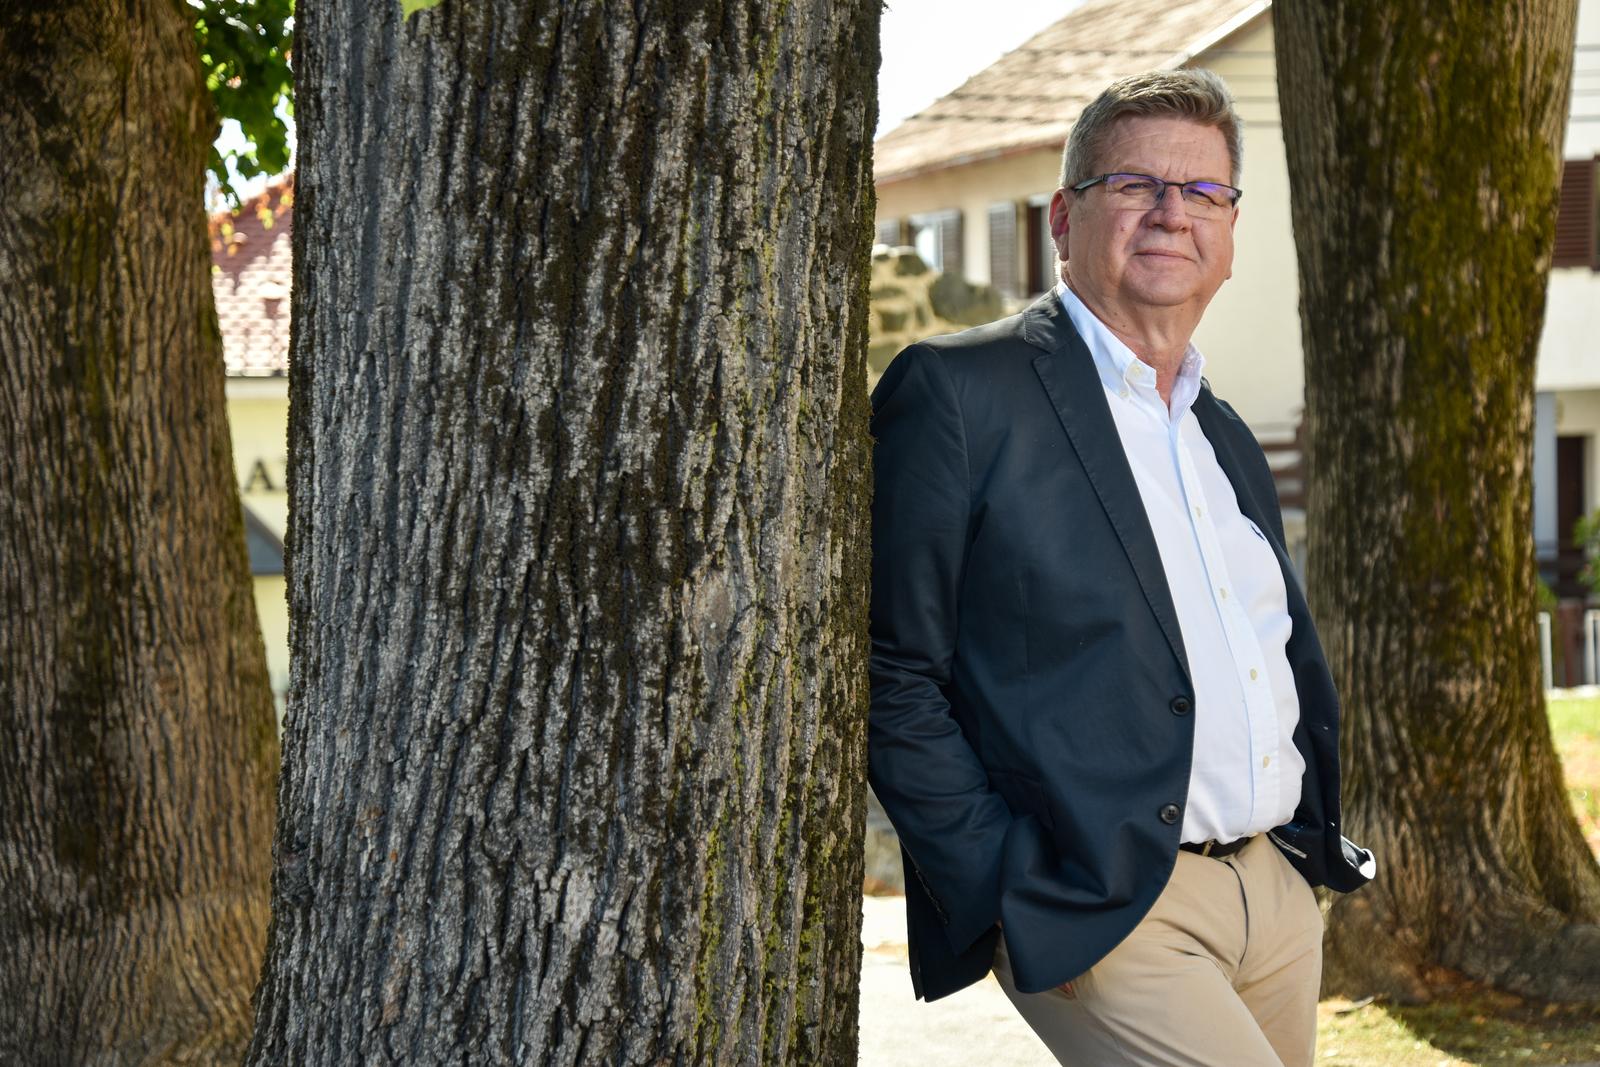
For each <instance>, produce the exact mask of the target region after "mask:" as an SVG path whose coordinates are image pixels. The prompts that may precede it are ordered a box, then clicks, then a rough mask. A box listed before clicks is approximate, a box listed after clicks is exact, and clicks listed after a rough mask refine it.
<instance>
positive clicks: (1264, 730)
mask: <svg viewBox="0 0 1600 1067" xmlns="http://www.w3.org/2000/svg"><path fill="white" fill-rule="evenodd" d="M1057 291H1058V292H1059V293H1060V296H1061V303H1062V304H1063V306H1065V308H1066V310H1067V314H1068V315H1069V316H1070V317H1071V319H1072V324H1073V325H1074V326H1076V327H1077V329H1078V334H1079V336H1081V337H1082V338H1083V340H1084V343H1085V344H1086V345H1088V347H1089V352H1090V353H1091V354H1092V355H1093V357H1094V363H1095V368H1096V369H1097V370H1098V371H1099V372H1100V382H1101V384H1102V385H1104V386H1105V391H1106V401H1107V403H1109V404H1110V405H1111V416H1112V419H1113V420H1114V421H1115V422H1116V426H1117V433H1118V435H1119V436H1120V437H1121V439H1122V450H1123V452H1125V453H1126V454H1127V457H1128V465H1129V466H1130V467H1132V468H1133V478H1134V481H1135V482H1136V483H1137V484H1138V486H1139V496H1140V497H1141V498H1142V499H1143V501H1144V510H1145V514H1146V515H1147V516H1148V517H1149V519H1150V527H1151V529H1152V530H1153V531H1154V533H1155V538H1156V547H1157V548H1159V549H1160V552H1161V565H1162V568H1163V569H1164V570H1165V571H1166V578H1167V586H1168V588H1169V589H1171V591H1172V601H1173V605H1174V606H1175V607H1176V609H1177V612H1178V626H1179V629H1180V630H1181V631H1182V633H1183V647H1184V652H1185V655H1186V656H1187V658H1188V660H1189V674H1190V679H1191V681H1193V683H1194V720H1195V721H1194V769H1193V771H1192V773H1191V774H1190V777H1189V798H1188V803H1187V804H1186V805H1185V806H1184V812H1183V833H1182V840H1184V841H1192V842H1202V841H1207V840H1211V839H1213V838H1214V839H1216V840H1218V841H1231V840H1233V839H1234V838H1237V837H1242V836H1244V835H1246V834H1256V833H1261V832H1263V831H1266V830H1270V829H1271V828H1272V827H1274V826H1278V825H1280V824H1282V823H1285V822H1288V821H1289V820H1290V819H1291V818H1292V817H1293V815H1294V809H1295V807H1296V806H1297V805H1298V804H1299V803H1300V778H1301V775H1302V774H1304V772H1305V760H1304V759H1302V758H1301V756H1300V752H1299V750H1298V749H1296V748H1295V747H1294V728H1295V724H1296V723H1298V722H1299V721H1300V699H1299V696H1298V694H1297V693H1296V692H1295V687H1294V675H1293V673H1292V672H1291V671H1290V669H1289V658H1288V655H1287V654H1286V652H1285V648H1284V646H1285V644H1286V643H1287V642H1288V640H1289V633H1290V631H1291V629H1292V628H1293V623H1292V622H1291V621H1290V619H1289V605H1288V596H1287V591H1286V590H1285V588H1284V584H1283V572H1282V571H1281V570H1280V569H1279V567H1278V559H1277V556H1276V555H1275V554H1274V553H1273V551H1272V546H1271V545H1270V544H1268V542H1267V539H1266V537H1265V536H1264V535H1263V534H1262V532H1261V531H1260V530H1259V529H1257V527H1256V525H1255V523H1253V522H1251V521H1250V520H1249V519H1248V518H1246V517H1245V516H1244V515H1243V514H1242V513H1241V512H1240V511H1239V502H1238V499H1237V498H1236V497H1235V496H1234V493H1233V485H1232V483H1230V482H1229V481H1228V476H1227V475H1226V474H1225V473H1223V470H1222V468H1221V466H1219V465H1218V463H1217V456H1216V453H1215V452H1214V451H1213V450H1212V448H1211V442H1209V441H1207V440H1206V436H1205V434H1204V433H1203V432H1201V429H1200V425H1199V423H1198V422H1197V421H1196V420H1195V417H1194V414H1193V412H1192V411H1191V410H1190V407H1191V405H1193V403H1194V400H1195V398H1196V397H1197V396H1199V395H1200V371H1201V369H1202V368H1203V367H1204V366H1205V358H1204V357H1203V356H1201V355H1200V352H1199V350H1198V349H1196V348H1195V347H1194V345H1192V344H1191V345H1190V346H1189V349H1188V351H1187V352H1186V353H1184V357H1183V364H1182V366H1181V368H1180V369H1179V371H1178V377H1177V380H1176V381H1175V382H1174V383H1173V386H1172V403H1171V405H1170V407H1169V406H1168V405H1167V404H1166V403H1164V402H1163V401H1162V399H1161V394H1160V393H1158V392H1157V391H1156V372H1155V369H1154V368H1152V367H1151V366H1150V365H1149V364H1147V363H1144V362H1143V361H1141V360H1140V359H1139V358H1138V357H1136V356H1135V355H1134V354H1133V351H1132V350H1131V349H1130V348H1128V346H1127V345H1125V344H1123V343H1122V341H1121V340H1119V339H1118V338H1117V336H1116V335H1115V334H1113V333H1112V332H1111V331H1110V330H1109V329H1108V328H1107V327H1106V325H1105V324H1104V323H1102V322H1101V321H1100V320H1099V319H1098V318H1096V317H1095V315H1094V313H1093V312H1091V311H1090V310H1089V309H1088V307H1086V306H1085V305H1084V303H1083V301H1082V300H1080V299H1079V298H1078V295H1077V294H1076V293H1074V292H1073V291H1072V290H1071V289H1069V288H1068V287H1067V286H1066V285H1064V284H1063V285H1059V286H1058V287H1057Z"/></svg>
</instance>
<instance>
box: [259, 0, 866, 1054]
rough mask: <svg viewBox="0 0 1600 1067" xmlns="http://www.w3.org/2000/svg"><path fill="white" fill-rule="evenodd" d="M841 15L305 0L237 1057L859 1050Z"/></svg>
mask: <svg viewBox="0 0 1600 1067" xmlns="http://www.w3.org/2000/svg"><path fill="white" fill-rule="evenodd" d="M877 17H878V5H877V3H876V2H875V0H833V2H829V3H817V4H793V3H787V2H783V0H771V2H768V0H750V2H746V3H740V4H730V5H724V4H721V3H705V4H700V3H687V4H664V5H655V4H648V3H647V4H642V5H634V6H622V5H615V4H610V3H603V2H598V0H568V2H563V3H556V2H554V0H473V2H460V0H444V3H443V4H442V5H441V6H439V7H436V8H433V9H431V10H425V11H422V12H421V13H419V14H417V15H415V16H413V17H412V18H411V19H409V20H403V19H402V16H401V11H400V6H399V5H398V4H393V3H391V4H383V5H378V6H373V5H369V4H365V3H357V2H355V0H320V2H312V0H308V2H306V3H305V4H304V6H302V7H301V8H300V9H299V10H298V11H297V14H296V18H297V22H298V26H297V38H298V40H299V41H300V46H299V48H298V49H297V53H296V64H297V78H298V83H297V89H298V94H297V101H298V104H297V114H298V118H299V130H300V135H301V140H300V151H301V156H300V158H301V165H300V169H299V173H298V176H297V186H296V197H297V199H296V207H295V233H294V240H295V298H296V305H295V314H296V319H295V333H294V340H293V345H292V360H291V363H292V368H293V369H292V371H291V377H290V451H291V465H290V470H289V492H290V542H289V590H290V592H289V596H290V605H291V618H292V663H293V667H292V672H291V681H290V691H289V708H288V721H287V727H286V735H285V762H284V776H283V792H282V795H281V798H280V802H281V809H280V816H279V827H278V838H277V843H276V852H275V871H274V896H273V928H272V933H271V936H270V939H269V949H268V961H267V965H266V968H265V973H264V978H263V983H262V986H261V988H260V992H259V997H258V1014H257V1022H256V1034H255V1039H254V1043H253V1045H252V1049H251V1054H250V1060H249V1061H250V1062H251V1063H255V1064H278V1063H308V1064H332V1063H354V1062H369V1061H374V1060H383V1061H386V1062H387V1061H394V1062H404V1063H417V1064H426V1063H442V1062H452V1063H454V1062H473V1063H485V1064H501V1063H518V1064H592V1063H607V1064H617V1063H631V1064H646V1063H648V1064H660V1063H690V1062H694V1063H755V1062H774V1063H776V1062H789V1061H793V1062H808V1063H828V1064H839V1063H853V1062H854V1060H855V1047H856V988H857V977H858V970H859V962H860V941H859V925H860V907H861V902H860V889H861V877H862V869H861V844H862V842H861V835H862V825H863V818H864V785H863V783H864V758H865V717H866V686H865V678H866V654H867V638H866V596H867V564H868V558H867V556H868V549H867V544H868V540H867V526H866V524H867V521H868V520H867V514H868V512H867V498H868V492H869V488H868V487H869V485H870V469H869V461H870V457H869V452H868V438H867V434H866V415H867V412H866V395H865V377H864V375H865V368H864V354H865V349H866V340H867V291H866V277H867V265H868V252H869V243H870V239H871V225H870V224H871V219H872V188H871V167H870V157H871V133H872V128H873V123H874V112H875V99H876V97H875V84H874V78H875V72H876V70H877Z"/></svg>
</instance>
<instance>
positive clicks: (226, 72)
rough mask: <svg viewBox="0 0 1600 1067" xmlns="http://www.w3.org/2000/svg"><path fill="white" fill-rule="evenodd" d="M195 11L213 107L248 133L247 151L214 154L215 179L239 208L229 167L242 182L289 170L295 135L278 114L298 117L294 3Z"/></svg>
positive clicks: (226, 4) (206, 3)
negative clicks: (293, 69)
mask: <svg viewBox="0 0 1600 1067" xmlns="http://www.w3.org/2000/svg"><path fill="white" fill-rule="evenodd" d="M190 6H191V7H193V8H194V9H195V21H194V34H195V43H196V44H197V45H198V46H199V50H200V64H201V67H202V69H203V70H204V71H205V75H206V86H207V88H208V89H209V90H210V92H211V99H212V102H213V103H214V104H215V105H216V108H217V113H218V114H219V115H220V116H221V117H222V118H225V119H234V120H236V121H237V122H238V123H239V126H240V128H241V129H242V130H243V131H244V136H245V140H246V146H245V148H244V149H243V150H242V151H240V150H230V151H229V152H228V153H227V156H226V158H224V156H223V155H222V154H221V153H219V152H218V151H217V150H216V149H214V148H213V149H212V151H211V162H210V167H211V172H212V174H214V175H216V178H217V181H218V183H219V184H220V185H221V187H222V191H223V193H224V195H226V196H227V197H228V199H229V200H231V201H232V202H233V204H234V206H236V207H237V206H238V203H239V197H238V194H237V192H236V191H235V190H234V189H233V187H232V185H231V184H230V183H229V179H228V164H229V163H230V162H231V163H232V164H233V166H234V169H235V170H236V171H237V172H238V174H239V176H240V177H244V178H249V177H253V176H255V175H258V174H276V173H278V172H279V171H281V170H283V169H284V168H285V167H287V166H288V165H289V131H288V129H287V128H286V127H285V126H284V123H283V120H282V119H281V118H280V117H279V115H278V111H279V109H280V107H281V109H282V110H283V111H285V112H288V113H291V114H292V113H293V104H292V101H293V92H294V75H293V73H292V72H291V71H290V69H289V52H290V46H291V44H292V42H293V36H294V0H190Z"/></svg>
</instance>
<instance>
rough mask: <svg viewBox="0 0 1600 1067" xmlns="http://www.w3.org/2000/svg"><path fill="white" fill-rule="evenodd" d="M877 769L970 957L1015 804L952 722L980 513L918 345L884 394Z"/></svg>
mask: <svg viewBox="0 0 1600 1067" xmlns="http://www.w3.org/2000/svg"><path fill="white" fill-rule="evenodd" d="M872 401H873V415H872V435H873V437H874V439H875V445H874V449H873V470H874V483H875V491H874V494H873V501H872V608H871V627H870V628H871V637H872V652H871V661H870V673H871V682H872V697H871V700H872V708H871V714H870V716H869V720H868V773H869V777H870V780H871V782H872V788H873V791H874V792H875V793H876V794H877V796H878V800H879V801H880V802H881V803H882V804H883V807H884V811H885V812H887V813H888V816H889V819H890V821H891V822H892V823H893V824H894V827H895V830H896V832H897V833H898V834H899V836H900V842H901V845H902V846H903V847H904V849H905V852H906V854H907V856H908V857H909V859H910V862H911V864H912V865H913V867H914V870H913V871H912V872H911V873H913V874H914V875H915V876H916V877H917V878H918V880H919V881H920V882H921V883H922V887H923V888H924V889H926V890H927V891H928V894H929V896H931V897H932V898H933V902H934V907H935V909H936V910H937V911H938V913H939V917H940V918H941V920H942V921H943V922H944V924H945V928H946V930H945V932H946V935H947V937H948V940H949V942H950V946H951V948H952V950H954V951H955V952H956V953H958V954H959V953H961V952H963V951H965V950H966V949H967V948H969V947H970V946H971V945H972V944H973V943H974V942H976V941H977V939H978V938H979V937H981V936H982V935H983V934H984V933H985V932H986V931H988V930H989V929H990V928H991V927H992V926H993V925H994V923H995V921H996V919H997V918H998V917H999V881H1000V869H1001V858H1002V855H1003V852H1004V846H1005V839H1006V833H1007V831H1008V829H1009V828H1010V826H1011V823H1012V816H1011V812H1010V809H1009V808H1008V807H1007V806H1006V803H1005V801H1004V800H1003V799H1002V798H1001V797H1000V795H999V794H998V793H995V792H992V791H991V790H990V789H989V780H988V774H987V772H986V771H985V770H984V767H983V764H982V763H981V762H980V760H979V758H978V754H977V753H976V752H974V751H973V749H972V746H971V745H970V744H969V743H968V742H967V738H966V736H965V735H964V734H963V732H962V730H961V727H960V725H959V724H958V723H957V721H956V719H955V718H954V717H953V716H952V714H951V706H950V700H949V697H948V695H947V694H948V693H949V692H950V688H951V669H952V662H953V659H954V655H955V646H956V632H957V624H958V613H959V609H960V599H961V597H960V593H961V581H962V568H963V560H964V558H965V555H966V551H967V538H968V526H969V519H970V514H971V488H970V478H969V473H968V457H967V446H966V433H965V429H964V427H963V423H962V415H961V408H960V403H959V400H958V397H957V394H956V390H955V387H954V384H953V382H952V380H951V377H950V373H949V370H948V369H947V368H946V367H945V366H944V364H943V361H942V358H941V357H940V356H939V355H938V354H937V353H936V352H933V351H931V350H929V349H927V348H924V347H922V346H916V345H914V346H912V347H911V348H908V349H906V350H905V351H904V352H902V353H901V354H900V356H899V357H898V358H896V359H895V360H894V362H893V363H891V364H890V365H889V368H888V370H887V371H886V372H885V374H884V377H883V379H882V380H881V381H880V382H879V384H878V388H877V389H876V390H875V391H874V392H873V398H872Z"/></svg>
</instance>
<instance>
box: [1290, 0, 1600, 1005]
mask: <svg viewBox="0 0 1600 1067" xmlns="http://www.w3.org/2000/svg"><path fill="white" fill-rule="evenodd" d="M1575 9H1576V4H1575V2H1573V0H1527V2H1524V3H1518V4H1482V3H1477V2H1474V0H1426V2H1422V0H1417V2H1412V3H1405V4H1372V3H1366V2H1363V0H1337V2H1335V0H1280V2H1279V3H1277V4H1274V5H1273V11H1274V19H1275V27H1276V36H1277V49H1278V71H1279V85H1280V95H1281V99H1282V103H1283V114H1284V134H1285V139H1286V142H1287V147H1288V158H1289V173H1290V186H1291V191H1292V199H1293V218H1294V232H1295V240H1296V243H1297V245H1298V250H1299V260H1300V279H1301V294H1302V301H1303V304H1302V313H1303V322H1304V338H1305V351H1306V411H1307V428H1308V432H1309V438H1310V441H1309V463H1310V472H1309V475H1310V501H1309V516H1308V520H1307V527H1308V529H1309V532H1310V546H1309V566H1308V570H1309V573H1308V575H1307V582H1308V585H1309V591H1310V594H1311V603H1312V606H1313V609H1314V610H1315V612H1316V615H1317V619H1318V623H1319V626H1320V628H1321V632H1322V634H1323V637H1324V639H1325V641H1326V644H1327V650H1328V655H1329V659H1330V661H1331V662H1332V663H1333V665H1334V671H1335V675H1336V678H1337V680H1338V683H1339V688H1340V690H1341V692H1342V694H1343V696H1344V701H1345V719H1344V724H1345V725H1344V738H1345V749H1344V752H1345V766H1346V768H1347V770H1346V778H1345V782H1346V785H1345V803H1346V808H1345V810H1346V821H1347V824H1348V832H1349V833H1350V836H1352V837H1354V838H1357V839H1360V840H1362V842H1363V844H1366V845H1368V846H1370V847H1372V848H1373V849H1374V850H1375V851H1376V853H1377V855H1378V859H1379V863H1380V872H1381V873H1380V875H1379V878H1378V881H1377V882H1376V883H1374V884H1373V885H1372V886H1370V887H1368V888H1367V889H1366V890H1364V891H1362V892H1361V893H1358V894H1355V895H1353V896H1350V897H1347V898H1343V899H1340V900H1338V901H1336V902H1335V904H1334V906H1333V911H1332V915H1331V923H1330V934H1329V938H1328V945H1327V948H1328V961H1329V980H1330V983H1331V984H1332V985H1334V986H1347V987H1351V988H1361V989H1365V990H1366V991H1369V992H1370V991H1373V990H1380V991H1388V992H1390V993H1393V994H1397V995H1402V996H1407V997H1417V996H1423V995H1426V992H1427V985H1426V979H1427V977H1428V974H1429V969H1428V968H1429V965H1430V964H1435V965H1443V966H1446V967H1449V968H1452V969H1454V970H1457V971H1461V972H1465V973H1467V974H1468V975H1470V976H1472V977H1474V978H1477V979H1480V980H1484V981H1488V982H1490V983H1493V984H1495V985H1498V986H1500V987H1502V988H1506V989H1510V990H1514V991H1516V992H1520V993H1526V994H1534V995H1543V996H1548V997H1553V998H1561V999H1594V998H1597V997H1600V928H1597V927H1596V926H1595V925H1594V924H1595V921H1596V919H1597V918H1600V870H1597V868H1596V865H1595V860H1594V857H1593V856H1592V855H1591V854H1590V852H1589V849H1588V848H1587V847H1586V845H1585V843H1584V841H1583V838H1582V836H1581V834H1580V833H1579V831H1578V828H1577V825H1576V823H1575V822H1574V819H1573V816H1572V813H1571V811H1570V809H1569V808H1568V806H1567V801H1566V797H1565V795H1564V792H1563V789H1562V785H1561V770H1560V766H1559V763H1558V760H1557V757H1556V754H1555V751H1554V748H1553V746H1552V744H1551V739H1550V730H1549V725H1548V722H1547V720H1546V718H1545V711H1544V706H1543V700H1542V698H1541V695H1540V689H1539V658H1538V653H1537V649H1536V646H1535V626H1534V611H1535V606H1534V562H1533V540H1532V535H1531V531H1532V528H1533V527H1532V517H1531V506H1532V505H1531V488H1530V487H1531V480H1530V475H1531V469H1532V425H1533V377H1534V361H1535V353H1536V350H1537V346H1538V341H1539V331H1540V326H1541V324H1542V322H1543V319H1544V303H1545V279H1546V276H1547V274H1548V271H1549V267H1550V258H1551V247H1552V243H1553V235H1554V228H1555V209H1556V198H1557V182H1558V174H1559V170H1558V165H1559V159H1560V152H1561V141H1562V131H1563V128H1564V125H1565V119H1566V113H1567V99H1568V90H1569V84H1570V79H1571V71H1572V50H1573V36H1574V19H1575Z"/></svg>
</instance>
